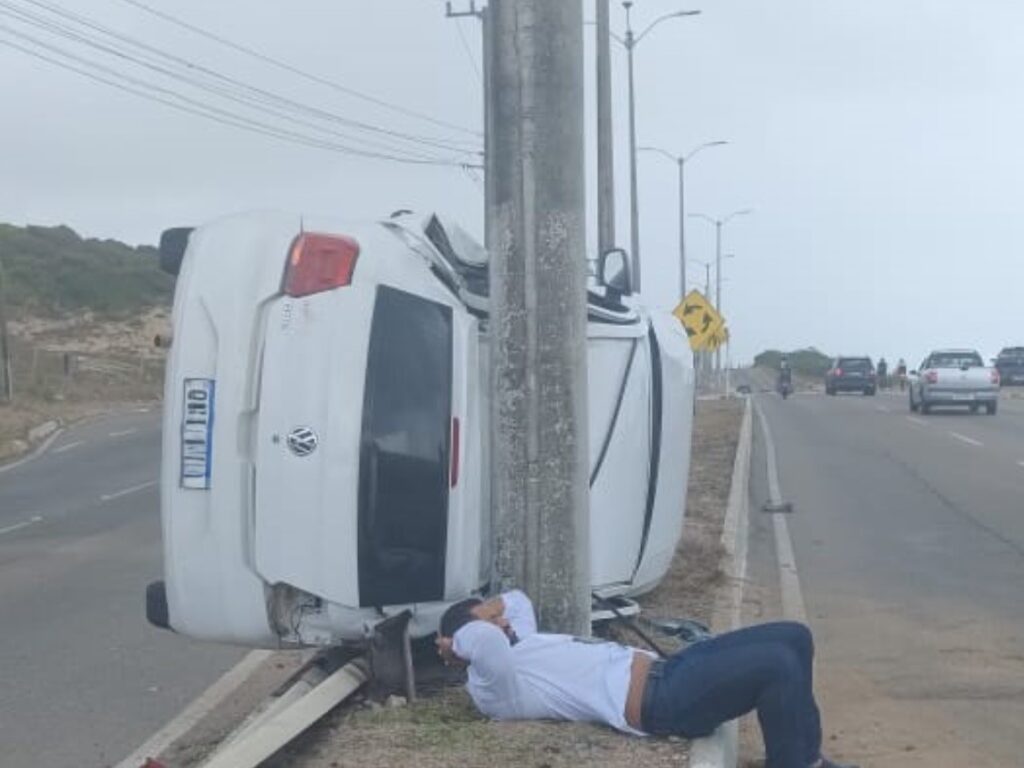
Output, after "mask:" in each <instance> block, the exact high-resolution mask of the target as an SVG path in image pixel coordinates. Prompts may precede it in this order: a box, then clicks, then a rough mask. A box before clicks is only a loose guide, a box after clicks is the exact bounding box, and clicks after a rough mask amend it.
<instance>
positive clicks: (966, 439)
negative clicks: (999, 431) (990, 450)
mask: <svg viewBox="0 0 1024 768" xmlns="http://www.w3.org/2000/svg"><path fill="white" fill-rule="evenodd" d="M949 436H950V437H955V438H956V439H957V440H959V441H961V442H964V443H967V444H968V445H973V446H974V447H975V448H984V447H985V444H984V443H983V442H981V441H980V440H975V439H974V438H973V437H968V436H967V435H961V434H960V433H959V432H953V431H952V430H950V432H949Z"/></svg>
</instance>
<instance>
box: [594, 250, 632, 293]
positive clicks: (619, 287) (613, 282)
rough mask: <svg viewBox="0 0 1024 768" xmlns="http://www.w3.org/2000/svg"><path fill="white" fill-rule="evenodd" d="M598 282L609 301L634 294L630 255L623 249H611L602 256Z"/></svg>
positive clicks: (598, 265) (599, 263)
mask: <svg viewBox="0 0 1024 768" xmlns="http://www.w3.org/2000/svg"><path fill="white" fill-rule="evenodd" d="M597 280H598V282H599V283H600V284H601V285H602V286H604V288H605V290H606V291H607V295H608V298H609V299H613V300H617V299H619V298H621V297H622V296H628V295H629V294H631V293H633V276H632V275H631V274H630V267H629V255H628V254H627V253H626V251H625V250H624V249H622V248H611V249H609V250H607V251H605V252H604V253H602V254H601V257H600V259H599V260H598V262H597Z"/></svg>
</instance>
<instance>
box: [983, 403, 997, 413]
mask: <svg viewBox="0 0 1024 768" xmlns="http://www.w3.org/2000/svg"><path fill="white" fill-rule="evenodd" d="M998 406H999V403H985V413H987V414H988V415H989V416H995V415H996V408H997V407H998Z"/></svg>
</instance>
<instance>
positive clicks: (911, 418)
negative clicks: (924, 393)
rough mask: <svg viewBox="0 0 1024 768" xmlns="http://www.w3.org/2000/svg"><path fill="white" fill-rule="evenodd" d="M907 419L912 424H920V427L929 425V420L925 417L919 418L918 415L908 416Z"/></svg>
mask: <svg viewBox="0 0 1024 768" xmlns="http://www.w3.org/2000/svg"><path fill="white" fill-rule="evenodd" d="M907 421H909V422H910V423H911V424H917V426H919V427H927V426H928V422H927V421H925V420H924V419H919V418H917V416H907Z"/></svg>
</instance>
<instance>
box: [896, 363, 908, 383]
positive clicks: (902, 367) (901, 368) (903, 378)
mask: <svg viewBox="0 0 1024 768" xmlns="http://www.w3.org/2000/svg"><path fill="white" fill-rule="evenodd" d="M896 377H897V378H898V379H899V380H900V392H902V391H903V390H904V389H906V388H907V361H906V360H904V359H903V358H902V357H901V358H900V361H899V362H898V363H896Z"/></svg>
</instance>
